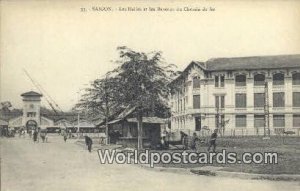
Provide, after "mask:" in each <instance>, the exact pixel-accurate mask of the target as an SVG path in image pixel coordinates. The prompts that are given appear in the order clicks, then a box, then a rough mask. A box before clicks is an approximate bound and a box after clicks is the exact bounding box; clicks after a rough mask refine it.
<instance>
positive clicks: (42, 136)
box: [40, 131, 47, 143]
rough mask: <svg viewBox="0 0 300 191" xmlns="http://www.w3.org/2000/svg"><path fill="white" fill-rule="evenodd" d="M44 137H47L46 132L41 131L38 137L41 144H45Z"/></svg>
mask: <svg viewBox="0 0 300 191" xmlns="http://www.w3.org/2000/svg"><path fill="white" fill-rule="evenodd" d="M46 135H47V132H46V131H41V132H40V136H41V139H42V141H43V143H44V142H45V139H46Z"/></svg>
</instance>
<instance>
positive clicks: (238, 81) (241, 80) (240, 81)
mask: <svg viewBox="0 0 300 191" xmlns="http://www.w3.org/2000/svg"><path fill="white" fill-rule="evenodd" d="M235 85H236V86H246V75H237V76H236V77H235Z"/></svg>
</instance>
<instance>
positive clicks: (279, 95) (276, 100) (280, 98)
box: [273, 92, 285, 107]
mask: <svg viewBox="0 0 300 191" xmlns="http://www.w3.org/2000/svg"><path fill="white" fill-rule="evenodd" d="M284 106H285V99H284V92H276V93H273V107H284Z"/></svg>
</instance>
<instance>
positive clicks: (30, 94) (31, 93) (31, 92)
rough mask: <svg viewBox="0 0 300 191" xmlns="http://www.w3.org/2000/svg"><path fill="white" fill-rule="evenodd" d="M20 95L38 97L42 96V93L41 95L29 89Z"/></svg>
mask: <svg viewBox="0 0 300 191" xmlns="http://www.w3.org/2000/svg"><path fill="white" fill-rule="evenodd" d="M21 96H23V97H27V96H38V97H42V96H43V95H42V94H39V93H37V92H34V91H29V92H26V93H23V94H21Z"/></svg>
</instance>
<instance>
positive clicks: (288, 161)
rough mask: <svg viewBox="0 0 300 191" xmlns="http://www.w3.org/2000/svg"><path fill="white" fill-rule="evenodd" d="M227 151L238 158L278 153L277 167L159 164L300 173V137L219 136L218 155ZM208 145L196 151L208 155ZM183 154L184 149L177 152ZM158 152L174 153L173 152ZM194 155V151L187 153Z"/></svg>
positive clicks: (273, 172) (261, 172)
mask: <svg viewBox="0 0 300 191" xmlns="http://www.w3.org/2000/svg"><path fill="white" fill-rule="evenodd" d="M222 149H225V150H226V152H227V153H228V152H236V153H237V155H238V159H241V156H242V154H243V153H244V152H250V153H255V152H261V153H264V152H277V153H278V164H253V163H252V164H216V163H215V162H214V163H212V164H199V163H196V164H184V163H180V164H173V163H170V164H162V163H160V164H157V165H156V166H161V167H177V168H195V167H202V166H218V167H223V170H224V171H230V172H245V173H257V174H300V137H285V138H284V139H283V138H282V137H271V139H269V140H263V139H262V137H220V138H218V140H217V152H220V151H221V150H222ZM206 150H207V145H206V144H202V145H201V146H200V147H198V149H197V152H207V151H206ZM178 151H183V150H176V152H178ZM159 152H170V153H172V152H175V151H173V150H167V151H159ZM187 152H191V151H187Z"/></svg>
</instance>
